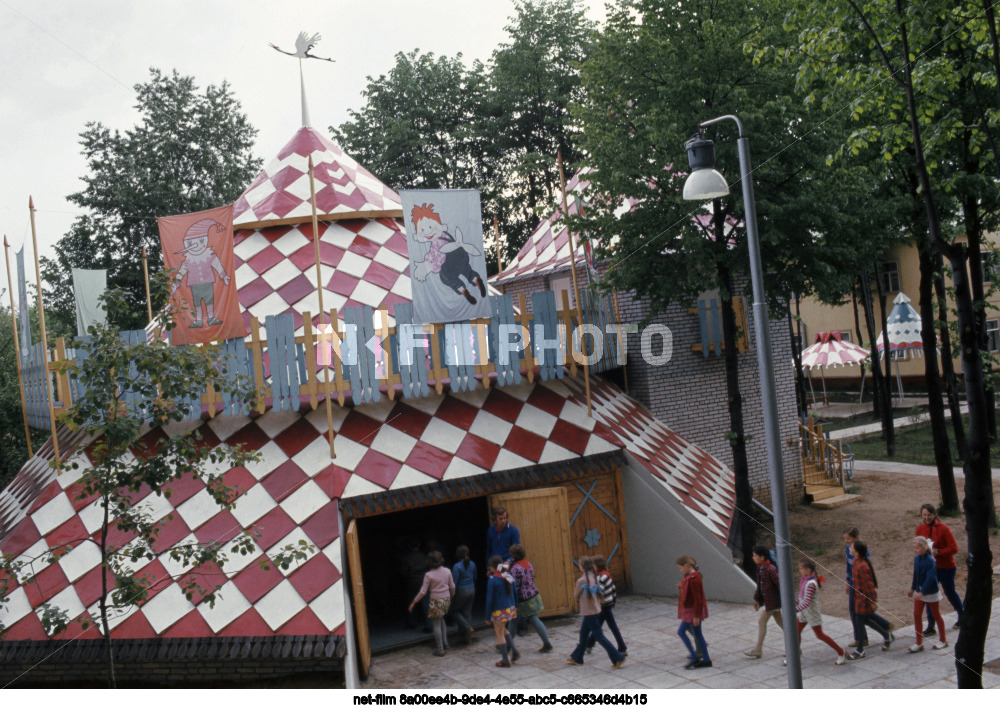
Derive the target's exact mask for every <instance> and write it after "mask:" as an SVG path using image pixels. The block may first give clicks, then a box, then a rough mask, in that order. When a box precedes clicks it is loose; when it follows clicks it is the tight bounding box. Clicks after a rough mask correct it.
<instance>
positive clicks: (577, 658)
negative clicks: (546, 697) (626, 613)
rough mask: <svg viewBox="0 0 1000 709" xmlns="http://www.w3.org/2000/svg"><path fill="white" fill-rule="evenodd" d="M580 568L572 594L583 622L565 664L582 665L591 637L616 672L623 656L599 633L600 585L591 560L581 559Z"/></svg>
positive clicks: (622, 662) (587, 558)
mask: <svg viewBox="0 0 1000 709" xmlns="http://www.w3.org/2000/svg"><path fill="white" fill-rule="evenodd" d="M580 568H581V569H583V574H582V575H581V576H580V578H578V579H577V580H576V588H575V589H574V592H573V593H574V595H575V596H576V600H577V601H578V602H579V604H580V615H582V616H583V622H582V623H581V624H580V640H579V642H577V644H576V648H575V649H574V650H573V653H572V654H571V655H570V656H569V659H568V660H567V662H569V663H570V664H571V665H582V664H583V651H584V649H585V648H586V647H587V640H588V638H589V637H590V636H591V635H593V636H594V638H595V639H596V640H597V642H599V643H600V644H601V647H603V648H604V650H605V651H606V652H607V653H608V659H609V660H611V663H612V664H611V669H613V670H617V669H618V668H619V667H621V666H622V665H623V664H625V656H624V655H623V654H621V653H620V652H618V650H616V649H615V646H614V645H612V644H611V642H610V641H609V640H608V639H607V638H606V637H604V633H603V632H601V621H600V618H601V585H600V584H599V583H598V582H597V573H596V572H595V570H594V562H593V560H592V559H591V558H590V557H588V556H584V557H582V558H581V559H580Z"/></svg>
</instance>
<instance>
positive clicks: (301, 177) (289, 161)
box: [233, 126, 403, 227]
mask: <svg viewBox="0 0 1000 709" xmlns="http://www.w3.org/2000/svg"><path fill="white" fill-rule="evenodd" d="M310 156H311V157H312V159H313V171H314V173H315V177H316V208H317V211H318V213H319V214H322V215H339V216H342V217H343V216H347V215H357V216H368V217H377V216H402V208H403V207H402V205H401V204H400V201H399V195H397V194H396V193H395V192H394V191H392V190H391V189H389V188H388V187H386V186H385V185H384V184H382V183H381V182H380V181H379V180H378V179H376V178H375V177H374V176H373V175H372V174H371V173H370V172H368V170H366V169H365V168H363V167H361V165H359V164H358V163H357V161H356V160H354V158H352V157H351V156H350V155H348V154H347V153H345V152H344V151H343V150H341V149H340V147H339V146H337V145H334V144H333V143H332V142H330V141H329V140H328V139H327V138H325V137H324V136H323V135H322V134H321V133H319V132H317V131H316V130H314V129H313V128H310V127H309V126H303V127H302V128H300V129H299V130H298V132H296V133H295V135H294V136H292V139H291V140H290V141H288V144H287V145H285V147H283V148H282V149H281V151H280V152H279V153H278V155H277V157H275V158H274V159H273V160H271V162H269V163H268V164H267V166H266V167H265V168H264V169H263V170H262V171H261V173H260V174H259V175H257V178H256V179H255V180H254V181H253V182H252V183H250V186H249V187H248V188H247V189H246V191H245V192H244V193H243V194H242V195H240V198H239V199H237V200H236V204H235V205H234V208H233V224H234V225H235V226H236V227H240V226H246V225H250V224H253V225H256V224H257V223H259V222H267V221H275V220H278V221H281V222H282V223H285V224H288V223H295V222H296V221H297V222H304V221H309V220H310V219H311V218H312V204H311V201H310V200H311V197H310V185H309V158H310Z"/></svg>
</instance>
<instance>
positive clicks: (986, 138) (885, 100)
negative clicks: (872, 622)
mask: <svg viewBox="0 0 1000 709" xmlns="http://www.w3.org/2000/svg"><path fill="white" fill-rule="evenodd" d="M987 15H989V13H987ZM984 16H985V15H984V14H983V13H982V3H979V2H945V1H944V0H921V1H918V2H908V1H904V0H893V1H892V2H890V1H889V0H867V1H866V0H848V2H847V3H846V4H842V3H837V2H825V1H823V2H809V3H805V2H801V3H797V6H796V9H795V11H794V12H793V13H792V14H791V15H790V16H789V19H790V22H791V24H793V25H794V26H795V27H796V29H797V30H798V32H799V34H798V37H799V40H798V42H797V46H796V47H795V49H794V53H795V54H796V55H797V57H798V60H797V61H798V63H799V73H798V81H799V84H800V86H801V87H802V88H804V89H805V90H806V91H808V92H809V96H810V98H811V99H812V100H814V101H817V102H819V103H821V104H823V105H824V106H827V107H833V106H835V105H845V103H844V102H845V99H847V100H848V101H849V102H850V103H849V105H850V107H851V112H852V115H853V117H854V118H855V120H856V122H857V125H856V128H855V130H854V131H853V132H852V133H851V134H850V136H849V137H848V140H847V141H846V147H847V149H848V150H850V151H852V152H853V151H854V150H857V149H858V148H859V147H867V146H868V145H875V146H877V149H878V150H879V152H881V153H882V154H883V156H884V159H885V160H886V161H887V162H890V163H892V162H893V161H901V160H907V161H910V163H911V164H912V173H911V174H912V177H913V181H914V191H915V193H916V194H917V195H919V200H920V206H921V207H922V211H923V215H922V219H923V229H925V230H926V235H927V236H926V240H925V241H924V247H925V248H926V249H933V250H934V251H936V252H938V253H940V254H942V255H943V256H944V257H945V258H946V259H948V262H949V264H950V266H951V272H952V282H953V285H954V293H955V306H956V311H957V318H958V332H959V345H958V346H959V349H960V351H961V362H962V372H963V375H964V379H965V389H966V400H967V402H968V405H969V435H968V441H967V444H966V451H965V458H964V472H965V498H964V501H963V506H964V508H965V514H966V530H967V532H968V545H969V554H968V567H969V576H968V583H967V587H966V597H965V618H964V622H963V624H962V630H961V632H960V634H959V639H958V643H957V645H956V648H955V658H956V667H957V671H958V683H959V687H963V688H965V687H982V676H981V673H982V666H983V659H984V647H985V642H986V629H987V627H988V626H989V620H990V613H991V603H992V595H993V594H992V591H993V583H992V558H993V557H992V552H991V550H990V546H989V525H990V521H991V517H992V511H993V504H992V502H993V490H992V478H991V471H990V460H989V434H988V429H987V421H988V415H989V412H988V406H987V399H986V392H985V379H984V371H983V362H982V356H981V353H980V345H981V338H980V336H979V334H978V333H977V316H976V309H977V307H976V300H977V295H978V294H974V291H973V287H974V286H975V283H974V280H975V279H976V277H977V275H978V273H977V268H978V264H977V263H976V261H977V254H976V246H975V245H973V244H971V240H972V239H973V238H974V236H973V234H971V233H970V234H969V238H970V244H969V245H968V246H967V245H966V244H963V243H960V242H956V241H954V240H952V238H951V237H952V235H953V234H952V233H951V232H952V228H951V226H950V223H949V222H950V221H951V220H950V219H949V218H948V215H949V214H954V213H958V212H959V211H960V209H961V213H963V215H965V224H966V225H968V224H969V221H968V217H969V216H970V212H969V209H968V206H966V205H965V204H962V205H961V207H960V208H959V207H958V206H957V205H956V204H955V200H956V195H961V196H960V197H959V198H958V199H959V200H960V201H962V202H966V201H969V200H972V201H974V202H976V205H969V206H973V207H974V210H975V211H977V212H978V211H979V209H981V208H982V207H984V206H985V204H986V203H985V200H984V199H983V198H984V196H985V195H984V194H983V191H984V188H986V187H989V189H988V190H986V191H987V192H992V196H991V199H995V194H996V186H995V183H994V184H993V185H992V186H991V187H990V186H989V182H984V181H983V180H982V175H983V171H982V169H981V162H982V161H984V160H985V161H991V162H996V159H997V154H996V150H995V147H994V146H995V141H994V139H993V137H992V134H993V132H994V131H995V127H996V125H997V121H998V118H1000V116H998V105H997V102H996V100H995V99H996V96H995V94H996V87H995V81H996V78H997V73H996V71H995V67H996V66H997V64H996V62H997V53H996V46H997V45H996V43H995V42H991V41H990V40H989V39H988V37H990V36H991V35H993V34H994V33H995V28H994V27H993V22H992V17H989V18H988V19H989V26H987V25H986V24H985V23H984V21H983V18H984ZM991 153H992V154H991ZM984 154H985V155H984ZM977 192H978V193H979V194H978V195H977V194H976V193H977ZM970 247H972V248H971V249H970ZM970 250H971V252H972V253H971V256H972V261H973V266H972V269H971V273H970V268H969V261H970ZM970 281H973V283H972V284H971V286H970ZM980 307H981V306H980ZM925 334H926V333H925ZM925 347H926V345H925ZM930 347H933V342H931V343H930Z"/></svg>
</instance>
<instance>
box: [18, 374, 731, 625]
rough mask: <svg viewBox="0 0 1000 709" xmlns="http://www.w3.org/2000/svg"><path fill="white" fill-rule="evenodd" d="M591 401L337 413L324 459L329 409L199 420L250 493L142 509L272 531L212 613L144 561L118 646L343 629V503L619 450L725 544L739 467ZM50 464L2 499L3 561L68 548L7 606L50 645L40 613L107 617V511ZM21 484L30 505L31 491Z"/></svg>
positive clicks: (514, 397) (36, 462) (425, 405)
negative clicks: (226, 448) (247, 460)
mask: <svg viewBox="0 0 1000 709" xmlns="http://www.w3.org/2000/svg"><path fill="white" fill-rule="evenodd" d="M592 400H593V405H594V417H593V418H590V417H588V416H587V409H586V401H585V399H584V397H583V391H582V383H581V382H578V381H574V380H572V379H569V378H568V377H567V378H566V379H563V380H555V381H550V382H544V383H543V382H535V383H534V384H530V383H528V382H527V380H524V383H522V384H521V385H519V386H512V387H503V388H498V387H492V388H491V389H489V390H486V389H483V388H479V389H477V390H475V391H473V392H463V393H446V394H444V395H442V396H430V397H426V398H418V399H409V400H406V401H395V402H393V401H389V400H388V399H387V398H384V399H383V400H382V402H381V403H379V404H372V405H364V406H359V407H355V408H339V407H335V408H334V428H335V429H336V431H337V436H336V439H335V440H336V449H337V458H336V459H334V460H331V459H330V457H329V444H328V442H327V439H326V436H325V434H324V431H325V428H326V414H325V411H324V409H323V408H322V407H320V408H319V409H317V410H315V411H311V412H308V413H299V412H290V411H286V412H278V411H274V410H269V411H267V412H266V413H265V414H263V415H262V416H260V417H257V418H255V419H252V420H251V419H248V418H245V417H240V418H225V417H220V418H215V419H212V420H209V421H203V422H199V423H198V425H200V426H201V433H202V435H203V436H204V439H205V440H206V441H207V442H208V443H209V444H212V445H217V444H218V443H220V442H225V443H229V444H243V445H245V446H248V447H250V448H253V449H256V450H259V451H260V453H261V455H262V461H261V462H260V463H255V464H251V465H249V466H247V467H245V468H244V467H237V468H233V469H231V470H228V471H223V470H220V471H217V472H220V473H223V474H224V479H225V482H226V484H227V485H235V486H237V487H238V488H239V489H240V490H241V491H242V492H241V494H240V496H239V498H238V499H237V502H236V506H235V507H234V509H233V510H232V511H231V512H230V511H224V510H220V509H219V507H218V506H217V505H216V504H215V503H214V502H213V501H212V500H211V498H210V496H209V494H208V492H207V491H206V490H205V486H204V484H203V483H201V482H199V481H196V480H193V479H190V478H184V479H182V480H181V481H180V482H178V483H177V484H175V485H172V486H171V487H172V494H171V496H170V497H169V499H168V498H166V497H164V496H161V495H157V494H156V493H154V492H152V491H150V490H147V489H144V490H142V491H140V492H139V493H136V495H135V503H136V504H145V505H148V506H149V508H150V509H151V512H152V516H153V517H155V518H158V519H163V520H164V524H165V528H164V531H163V532H162V534H161V535H160V542H159V547H158V549H159V550H164V549H165V548H166V546H167V545H170V544H175V543H179V542H183V541H184V540H195V539H197V540H199V541H201V542H207V541H211V540H228V539H231V538H232V537H233V536H235V535H236V534H237V532H238V531H239V530H240V529H241V528H253V527H257V528H259V530H260V531H261V536H260V537H259V538H258V539H257V548H256V550H255V552H254V554H253V555H251V556H245V557H244V556H235V557H234V558H232V559H231V560H230V562H229V563H227V564H226V565H225V567H224V570H221V571H220V570H218V569H210V570H208V571H207V572H204V573H203V578H202V581H203V583H201V585H202V586H203V587H205V586H208V585H213V586H214V585H215V584H216V583H221V584H222V586H221V591H220V594H221V598H220V599H219V600H218V601H217V602H216V603H215V606H214V607H212V608H210V607H209V606H208V605H207V604H203V605H194V604H192V602H191V601H189V600H188V599H186V598H185V597H184V594H183V592H182V590H181V582H182V581H183V580H184V579H185V578H186V577H187V576H188V575H190V574H193V573H196V572H195V571H194V570H192V569H190V568H186V567H184V566H183V565H182V564H180V563H178V562H175V561H173V560H171V559H170V558H169V555H168V554H167V553H166V552H165V551H161V553H160V554H159V555H158V556H157V557H156V558H155V559H154V560H152V561H148V562H147V561H145V560H143V561H140V562H139V563H137V564H136V565H135V567H134V571H135V573H136V574H137V575H140V576H150V577H152V578H155V583H154V584H153V588H152V590H151V592H150V597H149V598H148V599H147V600H146V601H144V602H143V603H141V604H139V605H138V606H133V607H131V608H130V609H129V610H128V612H127V613H124V614H122V615H121V616H120V617H117V618H115V620H114V621H113V627H114V633H115V636H116V637H120V638H149V637H222V636H260V635H315V634H326V633H331V632H332V633H338V634H342V633H343V632H344V625H343V624H344V620H345V616H344V596H343V587H342V583H341V569H342V568H343V566H342V559H341V553H340V540H339V533H338V509H337V502H336V500H337V499H338V498H341V497H354V496H357V495H364V494H368V493H375V492H380V491H384V490H398V489H400V488H406V487H412V486H416V485H424V484H428V483H434V482H436V481H439V480H451V479H455V478H462V477H468V476H475V475H482V474H484V473H487V472H496V471H502V470H509V469H516V468H522V467H526V466H531V465H534V464H539V463H548V462H556V461H564V460H572V459H575V458H579V457H580V456H589V455H594V454H598V453H604V452H609V451H614V450H618V449H625V450H626V451H627V452H628V453H629V454H630V456H631V457H632V459H633V460H634V461H635V462H636V463H637V464H638V465H640V466H641V467H642V468H644V469H645V470H646V471H648V472H649V474H650V475H651V476H652V477H653V478H654V479H655V480H657V481H658V482H659V483H660V484H661V485H663V487H664V488H665V489H666V490H667V491H668V492H669V493H670V494H672V495H674V496H675V497H676V498H677V499H679V500H680V501H681V502H682V503H683V504H684V505H685V506H686V507H687V508H688V509H689V510H690V511H691V514H692V518H693V519H697V520H698V521H699V522H701V523H702V524H703V525H705V527H706V528H707V529H708V530H709V531H710V532H711V533H712V534H714V535H715V536H716V537H718V538H719V539H720V540H722V541H725V539H726V535H727V533H728V529H729V525H730V523H731V519H732V515H733V512H734V505H735V490H734V483H733V475H732V472H730V471H729V470H728V469H727V468H726V467H725V466H723V465H722V464H721V463H719V462H718V461H716V460H715V459H713V458H712V457H711V456H709V455H708V454H707V453H705V452H704V451H702V450H700V449H699V448H697V447H696V446H694V445H692V444H690V443H688V442H686V441H684V440H683V439H681V438H680V437H679V436H677V435H676V434H674V433H673V432H672V431H670V430H669V429H667V428H666V427H665V426H664V425H663V424H661V423H659V422H658V421H657V420H656V419H654V418H653V417H652V416H651V415H650V414H649V413H648V412H646V411H645V409H643V408H642V407H641V406H640V405H639V404H638V403H637V402H635V401H634V400H632V399H631V398H629V397H628V396H627V395H625V394H624V393H623V392H621V391H620V390H619V389H618V388H617V387H615V386H614V385H612V384H609V383H607V382H604V381H602V380H601V379H599V378H594V379H592ZM63 433H65V431H63ZM167 433H170V431H167ZM150 435H160V432H159V431H157V432H154V433H152V434H150ZM66 443H69V441H68V440H67V441H66V442H65V443H64V445H65V444H66ZM68 454H70V455H74V456H75V459H76V460H77V461H79V462H80V463H81V467H82V468H85V467H86V466H88V465H89V458H88V456H87V451H86V448H83V447H80V446H77V448H76V450H72V449H71V451H70V453H68ZM51 457H52V456H51V451H50V450H48V449H46V450H43V451H41V452H40V453H39V454H38V455H36V456H35V457H34V458H33V459H32V460H31V461H30V462H29V463H28V464H27V465H26V466H25V468H24V469H23V470H22V471H21V473H20V474H19V475H18V477H17V478H16V479H15V481H14V482H13V483H12V485H11V486H10V487H8V488H7V489H6V490H5V491H4V492H3V493H0V511H2V515H3V517H2V519H0V525H2V526H0V533H2V534H3V536H2V537H0V549H2V551H3V553H5V554H13V555H16V556H18V557H19V558H21V559H22V560H25V561H27V560H29V559H32V558H34V557H36V556H38V555H39V554H41V553H42V552H43V551H44V550H45V549H46V548H48V547H50V546H54V545H58V544H66V543H68V544H69V545H70V546H71V547H72V550H71V551H70V552H69V553H67V554H65V555H63V556H61V558H59V559H58V560H57V561H55V562H54V563H51V564H45V563H41V562H36V563H35V564H34V565H33V566H32V567H31V568H30V569H28V570H27V571H26V573H24V574H23V575H22V578H21V579H20V580H19V581H20V582H19V585H18V586H17V587H16V588H15V589H14V590H13V592H12V593H11V595H10V601H9V602H8V603H7V605H6V607H5V608H4V609H3V610H0V619H2V621H3V623H4V624H5V625H6V626H7V628H8V630H7V636H6V637H7V639H10V640H21V639H33V640H41V639H44V638H45V635H44V633H43V631H42V626H41V622H40V620H39V616H40V614H41V612H42V609H41V606H42V604H44V603H51V604H53V605H56V606H58V607H60V608H63V609H65V610H67V611H68V613H69V615H70V617H71V618H80V617H90V618H95V617H96V616H97V608H96V602H97V598H98V595H99V592H100V585H101V578H100V570H99V566H98V564H99V558H98V555H97V554H96V553H95V551H96V547H95V546H94V545H93V544H90V543H89V542H81V541H80V540H83V539H86V538H88V537H89V538H91V539H93V538H96V536H97V535H98V534H99V528H100V523H101V509H100V506H99V502H98V501H97V500H95V499H93V498H83V499H80V497H79V493H80V484H79V477H80V475H81V474H82V470H81V471H76V472H66V473H63V474H62V475H60V476H58V477H57V476H56V475H55V474H54V472H53V471H52V470H51V469H50V468H49V467H48V465H47V463H48V462H49V460H51ZM24 490H29V491H30V495H28V496H27V497H25V495H24V494H23V491H24ZM19 491H21V493H20V494H19ZM170 515H172V516H173V519H172V520H168V517H169V516H170ZM114 536H115V537H116V538H115V540H114V542H115V543H116V544H124V543H127V542H128V540H129V537H128V536H127V535H122V534H121V533H118V532H116V533H115V534H114ZM299 540H306V541H307V542H309V543H311V544H313V545H314V546H315V551H313V552H312V553H311V554H310V555H309V558H308V559H307V560H306V561H304V562H300V563H298V564H296V565H295V566H293V567H292V568H291V569H289V570H285V571H282V570H277V569H274V568H272V569H270V570H268V571H264V570H262V569H261V568H260V567H259V564H258V562H259V561H260V559H261V558H262V557H263V556H264V555H272V556H273V554H274V553H276V551H277V550H279V549H281V548H282V547H283V546H284V545H286V544H289V543H297V542H298V541H299ZM196 600H197V599H196ZM63 637H66V638H69V637H88V638H96V637H100V635H99V629H98V628H97V627H95V626H91V628H90V629H88V630H86V631H84V632H83V633H82V635H81V633H80V630H79V628H78V626H73V627H71V628H70V629H68V630H67V631H64V634H63Z"/></svg>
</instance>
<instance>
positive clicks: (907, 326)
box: [877, 292, 924, 358]
mask: <svg viewBox="0 0 1000 709" xmlns="http://www.w3.org/2000/svg"><path fill="white" fill-rule="evenodd" d="M892 302H893V306H892V310H890V311H889V317H887V318H886V329H887V330H888V333H889V351H890V352H891V353H892V357H893V358H896V357H900V356H902V355H903V353H904V352H906V351H908V350H912V351H913V352H914V353H915V354H919V355H921V356H922V355H923V353H924V342H923V340H922V339H921V337H920V333H921V330H922V328H921V323H920V313H918V312H917V311H916V309H915V308H914V307H913V306H912V305H910V299H909V298H908V297H907V296H906V294H905V293H902V292H900V294H899V295H897V296H896V299H895V300H893V301H892ZM882 336H883V333H881V332H880V333H879V334H878V340H877V345H878V351H879V352H881V351H882V349H883V342H882Z"/></svg>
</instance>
